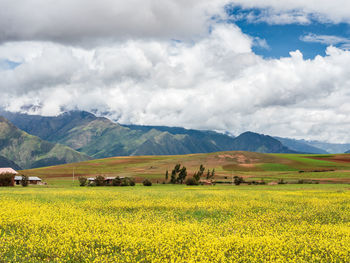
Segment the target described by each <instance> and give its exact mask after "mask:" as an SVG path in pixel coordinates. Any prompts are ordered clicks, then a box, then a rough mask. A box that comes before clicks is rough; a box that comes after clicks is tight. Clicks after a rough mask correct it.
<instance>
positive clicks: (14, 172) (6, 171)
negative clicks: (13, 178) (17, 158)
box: [0, 167, 18, 174]
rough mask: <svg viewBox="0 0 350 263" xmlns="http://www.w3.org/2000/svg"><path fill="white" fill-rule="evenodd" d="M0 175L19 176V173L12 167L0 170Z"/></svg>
mask: <svg viewBox="0 0 350 263" xmlns="http://www.w3.org/2000/svg"><path fill="white" fill-rule="evenodd" d="M0 174H18V173H17V172H16V171H15V170H13V169H12V168H10V167H4V168H0Z"/></svg>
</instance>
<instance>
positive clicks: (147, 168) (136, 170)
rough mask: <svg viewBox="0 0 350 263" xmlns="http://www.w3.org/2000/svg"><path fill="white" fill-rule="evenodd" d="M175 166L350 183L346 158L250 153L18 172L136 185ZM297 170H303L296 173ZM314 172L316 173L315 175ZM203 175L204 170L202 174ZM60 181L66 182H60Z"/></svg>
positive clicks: (225, 176) (116, 160) (220, 176)
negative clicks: (112, 178) (102, 178)
mask: <svg viewBox="0 0 350 263" xmlns="http://www.w3.org/2000/svg"><path fill="white" fill-rule="evenodd" d="M176 163H180V164H182V165H185V166H186V167H187V171H188V174H189V176H191V175H193V174H194V173H195V172H196V171H197V170H198V168H199V165H200V164H203V165H204V166H205V167H206V168H207V169H210V170H211V169H215V171H216V177H215V179H216V180H219V181H225V180H230V179H231V177H232V175H233V174H234V175H238V176H243V177H245V178H246V179H252V180H253V179H254V180H256V179H258V180H260V179H264V180H267V181H276V180H278V179H281V178H283V179H285V180H287V181H288V180H289V181H295V180H298V179H313V180H319V181H320V182H327V183H329V182H335V183H350V176H349V174H350V173H349V172H350V155H349V154H348V155H346V154H340V155H330V154H327V155H310V154H305V155H302V154H261V153H251V152H218V153H210V154H190V155H176V156H128V157H113V158H105V159H98V160H92V161H86V162H81V163H72V164H65V165H58V166H51V167H44V168H39V169H31V170H24V171H22V172H23V173H24V174H27V175H31V176H32V175H35V176H39V177H41V178H43V179H44V180H46V181H47V182H52V183H54V184H55V183H58V184H60V185H64V184H68V185H69V184H70V181H71V180H72V175H73V171H74V174H75V177H76V178H77V177H79V176H85V177H94V176H96V175H104V176H127V177H134V178H135V179H136V181H137V182H142V181H143V180H144V179H145V178H148V179H151V180H152V181H153V182H157V181H158V182H162V181H163V180H164V175H165V171H166V170H169V172H170V171H171V170H172V168H173V167H174V166H175V164H176ZM299 171H304V172H303V173H299ZM315 171H317V172H315ZM205 173H206V171H205ZM64 180H66V181H67V183H65V182H63V181H64Z"/></svg>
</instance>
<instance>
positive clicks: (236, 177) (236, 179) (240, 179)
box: [233, 175, 244, 185]
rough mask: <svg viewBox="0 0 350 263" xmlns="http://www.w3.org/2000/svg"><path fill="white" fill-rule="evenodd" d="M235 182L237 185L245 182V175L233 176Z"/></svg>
mask: <svg viewBox="0 0 350 263" xmlns="http://www.w3.org/2000/svg"><path fill="white" fill-rule="evenodd" d="M233 183H234V184H235V185H240V184H241V183H244V180H243V177H239V176H237V175H236V176H235V177H233Z"/></svg>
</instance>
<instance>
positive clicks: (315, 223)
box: [0, 184, 350, 262]
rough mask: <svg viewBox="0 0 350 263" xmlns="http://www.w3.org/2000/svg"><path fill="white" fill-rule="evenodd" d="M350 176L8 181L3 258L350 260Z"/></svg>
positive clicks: (0, 192)
mask: <svg viewBox="0 0 350 263" xmlns="http://www.w3.org/2000/svg"><path fill="white" fill-rule="evenodd" d="M349 199H350V191H349V187H348V186H347V185H331V184H318V185H275V186H267V185H265V186H231V185H226V186H224V185H220V186H195V187H193V186H192V187H188V186H182V185H175V186H172V185H155V186H152V187H144V186H141V185H137V186H135V187H125V188H123V187H117V188H115V187H101V188H98V187H92V188H87V187H85V188H81V187H66V188H59V187H57V188H38V187H29V188H22V187H14V188H2V189H0V203H1V207H0V240H1V242H0V258H1V261H2V262H43V261H45V262H267V261H269V262H270V261H278V262H349V260H350V254H349V251H350V249H349V244H350V202H349Z"/></svg>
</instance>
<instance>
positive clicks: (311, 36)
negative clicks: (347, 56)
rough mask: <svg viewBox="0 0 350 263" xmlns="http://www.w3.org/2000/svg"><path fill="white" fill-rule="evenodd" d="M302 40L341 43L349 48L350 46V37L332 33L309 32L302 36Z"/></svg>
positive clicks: (326, 43)
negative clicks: (318, 33)
mask: <svg viewBox="0 0 350 263" xmlns="http://www.w3.org/2000/svg"><path fill="white" fill-rule="evenodd" d="M300 40H302V41H305V42H314V43H321V44H325V45H339V44H340V47H342V48H344V49H348V48H349V46H350V39H348V38H345V37H339V36H332V35H316V34H312V33H309V34H307V35H304V36H302V37H300Z"/></svg>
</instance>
